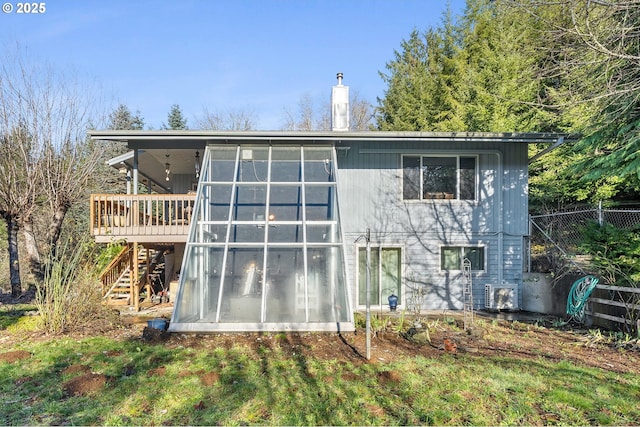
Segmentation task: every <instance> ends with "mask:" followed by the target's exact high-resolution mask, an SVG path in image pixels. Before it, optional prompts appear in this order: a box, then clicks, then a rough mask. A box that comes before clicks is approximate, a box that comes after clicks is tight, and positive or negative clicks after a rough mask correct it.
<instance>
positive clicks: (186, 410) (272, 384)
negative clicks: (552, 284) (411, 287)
mask: <svg viewBox="0 0 640 427" xmlns="http://www.w3.org/2000/svg"><path fill="white" fill-rule="evenodd" d="M10 333H13V332H9V331H7V330H4V331H0V340H1V339H2V336H3V335H7V334H10ZM271 338H272V339H270V340H266V339H265V340H263V341H262V342H263V344H261V343H256V344H254V345H251V346H246V345H242V344H236V345H232V346H230V347H228V348H222V347H210V348H209V347H207V346H202V348H191V347H187V346H179V345H178V346H175V348H171V349H169V348H167V347H166V346H165V345H163V344H150V343H146V342H144V341H142V340H140V339H129V340H116V339H111V338H108V337H91V338H84V339H73V338H69V337H61V338H55V339H49V340H23V341H19V342H18V343H17V344H13V345H12V346H11V347H10V348H8V347H7V346H4V348H3V349H2V350H0V352H2V353H6V352H8V351H16V350H26V351H27V352H29V353H30V354H31V356H30V357H27V358H24V359H21V360H18V361H15V362H13V363H8V362H0V401H2V405H0V424H1V425H53V424H55V425H60V424H65V425H70V424H74V425H151V424H154V425H186V424H189V425H214V424H224V425H247V424H248V425H408V424H410V425H418V424H421V425H541V424H545V425H549V424H559V425H587V424H589V425H604V424H609V425H622V424H627V425H628V424H640V404H639V402H640V377H638V376H637V375H633V374H618V373H614V372H609V371H605V370H601V369H594V368H584V367H578V366H575V365H573V364H571V363H569V362H566V361H560V362H551V361H549V360H545V359H543V358H540V359H533V360H516V359H512V358H508V357H490V358H488V357H478V356H477V355H475V356H474V355H473V354H469V353H467V354H465V353H459V354H455V355H452V354H446V353H444V352H442V353H441V354H440V356H437V357H432V358H427V357H423V356H416V357H407V358H401V359H396V361H394V362H391V363H385V362H382V361H380V360H377V361H375V362H372V363H364V361H359V360H355V359H354V360H353V361H347V360H346V359H345V358H336V359H333V360H332V359H316V358H314V357H313V356H310V355H308V354H306V355H304V354H303V353H295V352H292V351H291V347H286V346H279V345H278V344H277V343H278V339H277V336H276V337H271ZM267 341H268V343H267ZM0 342H2V341H0ZM635 357H637V356H635ZM82 375H85V376H86V377H87V378H93V379H95V381H97V382H100V381H103V382H104V383H100V384H99V387H98V388H97V391H96V392H94V393H90V394H80V395H70V392H69V384H70V383H69V381H70V380H71V379H73V378H79V377H80V376H82Z"/></svg>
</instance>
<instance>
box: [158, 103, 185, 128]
mask: <svg viewBox="0 0 640 427" xmlns="http://www.w3.org/2000/svg"><path fill="white" fill-rule="evenodd" d="M167 122H168V123H169V124H168V126H167V125H164V124H163V125H162V127H163V129H172V130H185V129H188V127H187V119H185V118H184V116H183V115H182V110H181V109H180V106H179V105H178V104H173V105H172V106H171V111H169V115H168V117H167Z"/></svg>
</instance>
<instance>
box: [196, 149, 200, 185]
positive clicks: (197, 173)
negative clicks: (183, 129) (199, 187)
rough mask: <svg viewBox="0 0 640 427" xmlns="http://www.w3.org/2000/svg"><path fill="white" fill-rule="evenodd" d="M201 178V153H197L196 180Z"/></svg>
mask: <svg viewBox="0 0 640 427" xmlns="http://www.w3.org/2000/svg"><path fill="white" fill-rule="evenodd" d="M197 178H200V152H199V151H196V179H197Z"/></svg>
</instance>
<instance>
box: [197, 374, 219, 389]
mask: <svg viewBox="0 0 640 427" xmlns="http://www.w3.org/2000/svg"><path fill="white" fill-rule="evenodd" d="M200 381H201V382H202V384H204V385H206V386H207V387H211V386H212V385H214V384H216V383H217V382H218V381H220V375H219V374H218V373H217V372H207V373H205V374H203V375H202V376H201V377H200Z"/></svg>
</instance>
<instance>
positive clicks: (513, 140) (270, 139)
mask: <svg viewBox="0 0 640 427" xmlns="http://www.w3.org/2000/svg"><path fill="white" fill-rule="evenodd" d="M88 134H89V137H90V138H91V139H93V140H105V141H120V142H125V143H126V144H127V146H128V148H129V149H131V150H134V151H130V152H128V153H125V154H123V155H121V156H118V157H114V158H113V159H110V160H108V161H107V163H108V164H109V165H110V166H113V167H115V168H118V169H121V168H123V167H125V168H127V169H129V170H131V169H133V168H134V152H135V151H136V150H137V152H138V171H139V173H140V175H141V176H142V177H143V178H144V179H145V180H146V182H147V184H148V185H152V186H153V187H154V189H156V190H157V191H159V192H172V189H171V185H170V183H169V182H167V181H166V180H165V178H166V177H165V164H167V163H169V164H170V165H171V166H170V169H171V173H172V174H174V175H175V174H183V175H185V174H192V173H194V172H195V162H196V160H195V155H196V152H200V155H203V154H204V148H205V147H206V146H207V145H221V144H233V145H236V144H240V143H247V144H270V145H280V144H281V145H288V144H295V145H298V144H305V145H327V144H330V145H334V146H336V147H337V148H338V149H343V150H348V149H349V148H350V146H351V143H352V142H358V143H362V142H364V143H372V144H374V143H377V142H384V144H385V146H387V147H388V148H390V149H391V148H393V145H394V144H395V143H403V142H420V143H424V144H425V145H428V144H429V143H436V142H457V143H460V142H462V143H470V144H474V143H477V144H479V145H481V144H483V143H503V144H549V146H548V147H546V148H545V149H544V150H543V151H541V152H540V153H539V154H537V155H536V156H534V157H533V158H532V160H535V159H537V158H538V157H540V156H542V155H544V154H546V153H547V152H549V151H551V150H552V149H554V148H556V147H558V146H559V145H561V144H563V143H566V142H569V141H575V140H577V138H578V137H577V136H575V135H567V134H559V133H520V132H511V133H508V132H507V133H488V132H380V131H366V132H337V131H310V132H301V131H204V130H91V131H89V132H88Z"/></svg>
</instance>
